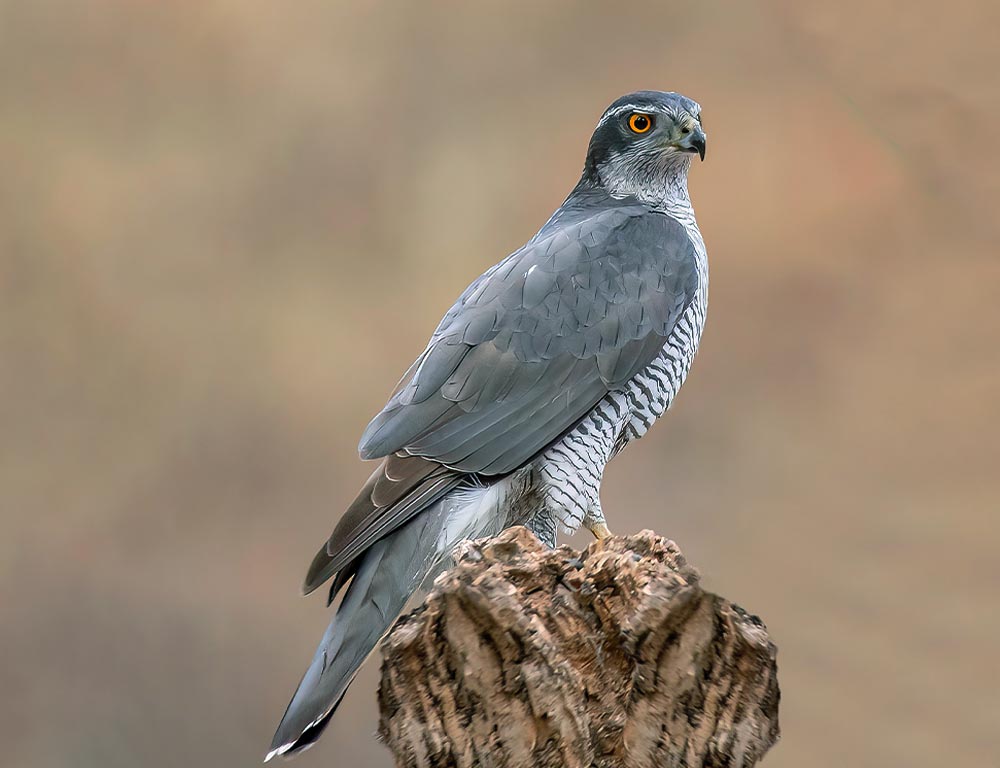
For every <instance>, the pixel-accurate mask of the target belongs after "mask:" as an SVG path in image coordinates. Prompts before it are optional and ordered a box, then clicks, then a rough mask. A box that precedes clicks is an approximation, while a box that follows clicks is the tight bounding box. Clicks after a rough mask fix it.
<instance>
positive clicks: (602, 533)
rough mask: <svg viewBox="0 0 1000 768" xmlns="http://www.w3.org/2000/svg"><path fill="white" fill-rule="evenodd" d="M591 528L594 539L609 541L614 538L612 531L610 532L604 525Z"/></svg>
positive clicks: (596, 524) (594, 525)
mask: <svg viewBox="0 0 1000 768" xmlns="http://www.w3.org/2000/svg"><path fill="white" fill-rule="evenodd" d="M588 527H589V528H590V532H591V533H592V534H594V538H595V539H597V540H599V541H603V540H604V539H609V538H611V536H612V533H611V531H609V530H608V526H607V525H605V524H604V523H594V524H593V525H591V526H588Z"/></svg>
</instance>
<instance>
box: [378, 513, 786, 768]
mask: <svg viewBox="0 0 1000 768" xmlns="http://www.w3.org/2000/svg"><path fill="white" fill-rule="evenodd" d="M457 557H458V563H457V565H456V566H455V567H454V568H453V569H451V570H450V571H448V572H447V573H445V574H443V575H442V576H440V577H439V578H438V580H437V581H436V583H435V585H434V589H433V591H432V592H431V593H430V594H429V595H428V597H427V599H426V600H425V601H424V604H423V605H422V606H420V607H419V608H417V609H416V610H415V611H413V612H412V613H410V614H409V615H408V616H405V617H404V618H402V619H401V620H400V621H399V623H398V624H397V625H396V627H395V628H394V629H393V631H392V632H391V633H390V635H389V636H388V638H387V639H386V641H385V643H384V644H383V662H382V683H381V686H380V688H379V708H380V711H381V720H380V723H379V734H380V736H381V737H382V739H383V740H384V741H385V743H386V744H387V745H388V747H389V748H390V749H391V750H392V752H393V754H394V755H395V758H396V765H397V766H399V767H400V768H444V767H445V766H449V767H454V768H522V766H524V767H527V766H532V767H534V766H538V767H539V768H547V767H549V766H551V768H590V767H591V766H596V767H598V768H625V767H626V766H627V768H647V767H648V768H653V767H654V766H656V767H657V768H659V767H660V766H676V767H677V768H682V767H683V768H695V766H728V767H730V768H737V767H744V766H752V765H754V764H755V763H756V762H757V761H758V760H760V758H761V757H762V756H763V755H764V753H765V752H766V751H767V750H768V749H769V748H770V747H771V745H772V744H774V742H775V741H776V740H777V738H778V698H779V692H778V680H777V667H776V664H775V655H776V648H775V646H774V644H773V643H771V642H770V641H769V640H768V636H767V630H766V628H765V627H764V625H763V623H762V622H761V621H760V619H758V618H757V617H756V616H751V615H750V614H748V613H746V612H745V611H744V610H743V609H742V608H740V607H739V606H736V605H734V604H733V603H731V602H729V601H728V600H724V599H723V598H721V597H718V596H716V595H713V594H711V593H709V592H705V591H703V590H702V589H701V587H700V586H699V583H698V578H699V577H698V573H697V571H696V570H695V569H694V568H693V567H692V566H690V565H688V563H687V561H686V560H685V559H684V556H683V555H682V554H681V552H680V550H679V549H678V548H677V546H676V545H675V544H674V543H673V542H672V541H669V540H667V539H663V538H660V537H658V536H656V535H655V534H653V533H652V532H650V531H643V532H642V533H639V534H637V535H635V536H627V537H613V538H610V539H606V540H604V541H596V542H594V543H593V544H591V545H590V546H589V547H587V549H586V550H584V551H583V552H582V553H581V552H577V551H575V550H573V549H570V548H569V547H560V548H558V549H554V550H551V549H548V548H546V547H545V546H543V545H542V544H541V543H540V542H539V541H538V540H537V539H536V538H535V537H534V535H532V534H531V533H530V532H529V531H528V530H527V529H526V528H511V529H509V530H507V531H505V532H504V533H502V534H500V535H499V536H497V537H496V538H494V539H489V540H483V541H478V542H471V543H468V544H466V545H464V547H463V548H462V551H461V552H460V553H459V554H458V556H457Z"/></svg>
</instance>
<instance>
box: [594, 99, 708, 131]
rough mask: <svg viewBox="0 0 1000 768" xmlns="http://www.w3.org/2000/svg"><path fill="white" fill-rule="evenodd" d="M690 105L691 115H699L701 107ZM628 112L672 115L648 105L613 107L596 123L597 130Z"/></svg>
mask: <svg viewBox="0 0 1000 768" xmlns="http://www.w3.org/2000/svg"><path fill="white" fill-rule="evenodd" d="M692 103H693V104H694V111H693V113H692V114H694V115H697V114H700V113H701V105H700V104H699V103H698V102H692ZM630 111H635V112H643V113H644V114H647V115H654V114H655V115H672V113H671V112H670V111H668V110H664V109H657V108H656V107H653V106H651V105H649V104H633V103H629V104H622V105H620V106H617V107H615V108H614V109H613V110H611V111H609V112H605V113H604V116H603V117H602V118H601V119H600V120H598V121H597V128H600V127H601V126H602V125H604V124H605V123H606V122H608V120H611V119H612V118H615V117H618V116H619V115H620V114H621V113H622V112H630ZM595 130H596V129H595Z"/></svg>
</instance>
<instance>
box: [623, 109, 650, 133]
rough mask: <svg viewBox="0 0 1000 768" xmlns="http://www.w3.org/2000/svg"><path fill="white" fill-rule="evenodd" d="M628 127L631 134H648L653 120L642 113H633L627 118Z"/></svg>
mask: <svg viewBox="0 0 1000 768" xmlns="http://www.w3.org/2000/svg"><path fill="white" fill-rule="evenodd" d="M628 127H629V128H631V129H632V133H648V132H649V129H650V128H652V127H653V118H652V116H650V115H647V114H646V113H644V112H633V113H632V114H631V115H629V118H628Z"/></svg>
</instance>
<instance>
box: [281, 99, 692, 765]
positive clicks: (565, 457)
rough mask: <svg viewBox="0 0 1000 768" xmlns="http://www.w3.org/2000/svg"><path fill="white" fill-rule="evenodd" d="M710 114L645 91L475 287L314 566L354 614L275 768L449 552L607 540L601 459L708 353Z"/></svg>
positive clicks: (391, 410) (395, 410) (366, 448)
mask: <svg viewBox="0 0 1000 768" xmlns="http://www.w3.org/2000/svg"><path fill="white" fill-rule="evenodd" d="M695 154H698V155H700V156H701V157H702V159H704V156H705V133H704V131H703V130H702V126H701V108H700V107H699V105H698V104H697V103H695V102H694V101H692V100H691V99H688V98H686V97H684V96H681V95H680V94H677V93H663V92H660V91H640V92H637V93H632V94H629V95H627V96H623V97H622V98H620V99H618V100H617V101H616V102H614V103H613V104H612V105H611V106H610V107H608V109H607V110H606V111H605V113H604V115H603V116H602V117H601V119H600V121H599V122H598V124H597V128H596V129H595V130H594V134H593V137H592V138H591V140H590V146H589V148H588V150H587V159H586V163H585V165H584V169H583V174H582V176H581V178H580V181H579V182H578V183H577V185H576V186H575V187H574V188H573V191H572V192H570V194H569V196H568V197H567V198H566V200H565V202H564V203H563V204H562V205H561V206H560V207H559V209H558V210H556V212H555V213H554V214H552V217H551V218H550V219H549V220H548V221H547V222H546V223H545V226H543V227H542V228H541V230H539V232H538V234H536V235H535V236H534V237H533V238H531V240H529V241H528V242H527V243H526V244H525V245H524V246H523V247H522V248H519V249H518V250H516V251H515V252H514V253H512V254H511V255H510V256H508V257H507V258H505V259H504V260H503V261H501V262H500V263H499V264H497V265H496V266H494V267H491V268H490V269H489V270H487V271H486V273H485V274H483V275H482V276H481V277H479V278H477V279H476V280H475V281H474V282H473V283H472V285H470V286H469V287H468V288H467V289H466V290H465V292H464V293H463V294H462V295H461V296H460V297H459V299H458V301H457V302H456V303H455V305H454V306H453V307H452V308H451V309H449V310H448V312H447V314H445V316H444V319H443V320H442V321H441V323H440V325H439V326H438V328H437V330H436V331H435V332H434V335H433V336H432V337H431V340H430V342H429V343H428V345H427V348H426V349H425V350H424V352H423V353H422V354H421V355H420V356H419V357H418V358H417V360H416V362H414V363H413V365H412V366H411V367H410V369H409V371H407V373H406V375H405V376H404V377H403V380H402V382H401V383H400V385H399V386H398V387H397V389H396V391H395V393H394V394H393V395H392V397H391V398H390V399H389V402H388V404H387V405H386V406H385V408H384V409H383V410H382V412H381V413H379V414H378V415H377V416H376V417H375V418H374V419H373V420H372V422H371V423H370V424H369V425H368V428H367V429H366V430H365V432H364V434H363V435H362V437H361V444H360V452H361V457H362V458H364V459H379V460H380V463H379V466H378V468H377V469H376V470H375V472H374V473H373V474H372V476H371V478H369V480H368V482H367V483H366V484H365V486H364V488H363V489H362V490H361V492H360V494H359V495H358V497H357V499H356V500H355V501H354V503H353V504H351V506H350V508H349V509H348V510H347V512H346V514H345V515H344V516H343V518H342V519H341V520H340V522H339V523H338V524H337V526H336V528H335V529H334V531H333V535H332V536H331V537H330V539H329V541H327V542H326V544H325V545H324V546H323V547H322V548H321V549H320V551H319V553H318V554H317V555H316V557H315V559H314V560H313V562H312V565H311V567H310V568H309V573H308V575H307V576H306V580H305V586H304V591H305V592H306V593H309V592H311V591H313V590H314V589H316V588H317V587H319V586H320V585H322V584H323V583H324V582H325V581H326V580H327V579H329V578H331V577H333V585H332V587H331V589H330V602H331V603H332V602H333V599H334V597H336V596H337V594H339V593H340V592H341V591H343V592H344V595H343V599H342V600H341V603H340V605H339V607H338V609H337V611H336V615H335V616H334V617H333V620H332V621H331V623H330V626H329V628H328V629H327V631H326V634H325V635H324V636H323V640H322V642H321V643H320V645H319V648H318V649H317V651H316V655H315V657H314V658H313V661H312V664H310V666H309V669H308V670H307V671H306V673H305V676H304V677H303V679H302V682H301V683H300V684H299V687H298V690H297V691H296V692H295V696H294V697H293V698H292V701H291V703H290V704H289V705H288V710H287V711H286V712H285V716H284V718H283V719H282V721H281V724H280V725H279V726H278V730H277V732H276V733H275V736H274V741H273V742H272V745H271V751H270V753H269V754H268V756H267V757H268V759H270V758H271V757H273V756H274V755H282V754H290V753H294V752H297V751H299V750H302V749H305V748H306V747H308V746H309V745H311V744H312V743H313V742H315V740H316V739H317V738H318V737H319V735H320V733H321V731H322V730H323V728H324V726H325V725H326V724H327V722H328V721H329V719H330V717H331V715H332V714H333V712H334V710H335V709H336V707H337V705H338V703H339V702H340V700H341V698H342V697H343V695H344V692H345V691H346V690H347V687H348V685H350V682H351V680H352V679H353V677H354V675H355V673H356V672H357V670H358V668H359V667H360V666H361V664H362V663H363V662H364V660H365V659H366V658H367V656H368V655H369V653H371V651H372V650H373V649H374V648H375V646H376V645H377V643H378V642H379V640H380V639H381V638H382V637H383V636H384V635H385V633H386V632H387V631H388V629H389V628H390V627H391V625H392V623H393V621H394V620H395V619H396V617H397V616H398V614H399V613H400V611H401V610H402V609H403V606H404V605H405V603H406V601H407V599H408V598H409V597H410V595H411V594H412V593H413V592H414V591H415V590H416V589H417V588H418V587H419V586H420V584H421V583H422V582H424V581H425V579H427V578H428V577H429V576H432V575H434V574H436V573H437V572H439V571H440V569H441V568H443V567H444V565H445V564H446V563H447V559H448V555H449V553H450V552H451V551H452V549H453V548H454V547H455V545H456V544H457V543H458V542H459V541H461V540H463V539H468V538H478V537H484V536H492V535H495V534H497V533H499V532H500V531H501V530H503V529H504V528H506V527H508V526H511V525H517V524H523V525H528V526H529V527H530V528H531V529H532V530H534V531H535V533H536V534H537V535H538V536H539V537H540V538H541V539H543V540H544V541H546V542H547V543H548V544H549V545H553V546H554V544H555V538H556V533H557V530H558V529H560V528H562V529H564V530H567V531H575V530H576V529H578V528H579V527H580V526H581V525H584V526H586V527H587V528H589V529H590V530H591V531H592V532H593V533H594V535H595V536H597V537H605V536H608V535H610V534H609V532H608V527H607V525H606V523H605V519H604V512H603V510H602V509H601V501H600V493H599V492H600V485H601V476H602V474H603V472H604V467H605V465H606V464H607V463H608V461H609V460H610V459H611V458H612V457H613V456H614V455H615V454H617V453H618V452H619V451H621V449H622V448H624V447H625V446H626V445H627V444H628V443H629V442H631V441H632V440H635V439H637V438H639V437H642V435H643V434H645V432H646V430H648V429H649V427H650V425H651V424H652V423H653V422H654V421H655V420H656V419H657V417H659V416H660V415H661V414H663V412H664V411H665V410H666V409H667V408H668V407H669V406H670V404H671V401H672V400H673V398H674V395H676V394H677V390H678V389H680V386H681V384H682V383H683V382H684V379H685V377H686V375H687V372H688V369H689V368H690V366H691V361H692V360H693V359H694V356H695V352H696V351H697V349H698V341H699V338H700V336H701V331H702V326H703V324H704V322H705V312H706V308H707V302H708V261H707V257H706V253H705V245H704V242H703V241H702V238H701V233H700V232H699V231H698V226H697V224H696V223H695V217H694V210H693V208H692V207H691V199H690V197H689V195H688V184H687V177H688V170H689V168H690V166H691V159H692V157H693V155H695Z"/></svg>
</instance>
